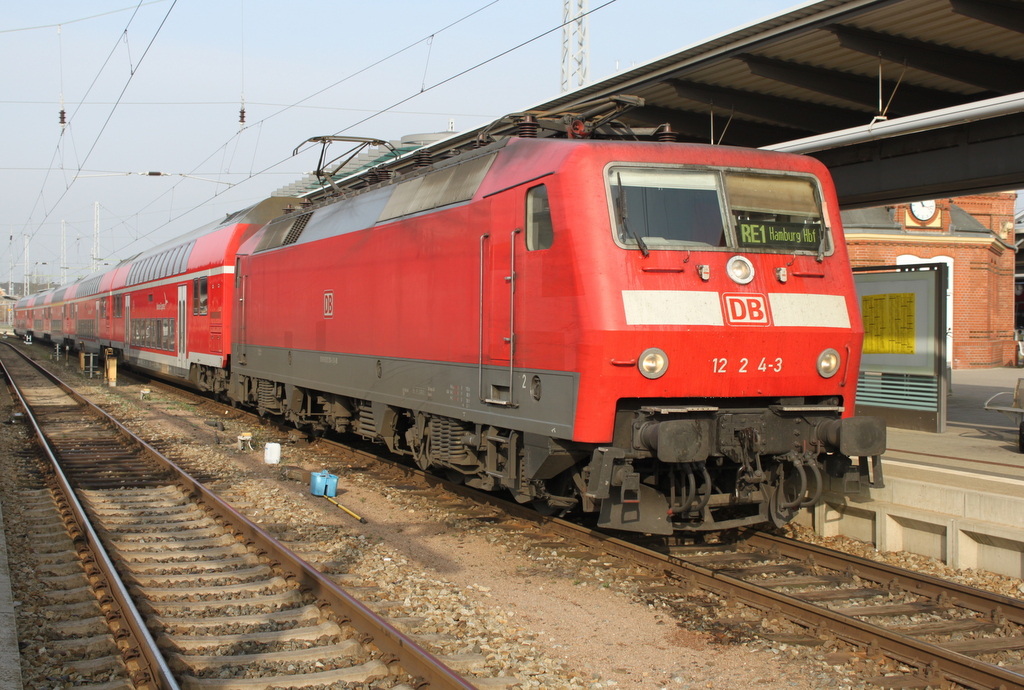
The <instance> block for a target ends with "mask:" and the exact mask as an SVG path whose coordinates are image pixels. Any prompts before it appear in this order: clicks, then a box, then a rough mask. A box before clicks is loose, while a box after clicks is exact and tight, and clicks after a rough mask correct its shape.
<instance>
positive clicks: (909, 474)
mask: <svg viewBox="0 0 1024 690" xmlns="http://www.w3.org/2000/svg"><path fill="white" fill-rule="evenodd" d="M1018 378H1024V369H1010V368H1000V369H981V370H963V371H955V372H953V381H952V386H951V390H950V393H949V396H948V398H947V403H948V413H947V428H946V432H945V433H942V434H934V433H928V432H923V431H908V430H904V429H889V434H888V447H889V450H888V451H887V452H886V453H885V454H884V455H883V456H882V465H883V473H884V475H885V482H886V486H885V487H884V488H880V489H865V490H863V491H862V492H861V494H860V495H857V496H844V495H843V494H842V493H841V491H840V490H839V489H840V487H839V484H838V482H837V481H834V480H833V481H832V483H831V485H830V487H829V489H830V490H827V491H826V492H825V496H824V498H825V503H824V504H823V505H821V506H818V507H817V508H816V509H814V511H813V514H810V515H804V516H801V518H800V521H801V522H804V523H805V524H810V525H812V526H813V527H814V529H815V531H816V532H817V533H819V534H821V535H823V536H831V535H838V534H842V535H846V536H849V537H851V538H854V539H860V540H862V541H868V542H872V543H874V544H875V546H876V547H877V548H878V549H879V550H880V551H896V550H903V551H909V552H912V553H918V554H921V555H924V556H930V557H933V558H938V559H941V560H943V561H945V562H946V563H947V564H949V565H951V566H954V567H961V568H978V569H983V570H990V571H992V572H997V573H1001V574H1004V575H1009V576H1012V577H1024V454H1021V453H1020V452H1018V448H1017V434H1018V429H1017V426H1016V425H1015V424H1014V422H1013V421H1011V420H1010V419H1008V418H1007V417H1005V416H1004V415H1002V414H1000V413H998V412H988V411H985V410H984V405H985V401H986V400H988V399H989V398H990V397H991V396H992V395H994V394H995V393H998V392H1002V391H1008V392H1012V391H1013V388H1014V386H1015V385H1016V383H1017V379H1018Z"/></svg>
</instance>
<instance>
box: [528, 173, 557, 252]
mask: <svg viewBox="0 0 1024 690" xmlns="http://www.w3.org/2000/svg"><path fill="white" fill-rule="evenodd" d="M554 240H555V232H554V228H553V226H552V224H551V207H550V205H549V204H548V188H547V187H546V186H545V185H538V186H537V187H533V188H532V189H530V190H529V191H527V192H526V249H527V250H528V251H533V250H536V249H548V248H550V247H551V245H552V243H554Z"/></svg>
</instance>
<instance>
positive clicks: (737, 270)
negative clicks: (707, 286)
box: [726, 256, 754, 285]
mask: <svg viewBox="0 0 1024 690" xmlns="http://www.w3.org/2000/svg"><path fill="white" fill-rule="evenodd" d="M726 270H727V271H728V273H729V277H730V278H732V279H733V281H734V282H736V283H739V284H740V285H746V284H747V283H749V282H750V281H752V280H753V279H754V264H752V263H750V259H748V258H747V257H745V256H734V257H732V258H731V259H729V263H728V264H727V267H726Z"/></svg>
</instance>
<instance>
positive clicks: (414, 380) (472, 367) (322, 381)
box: [232, 346, 579, 439]
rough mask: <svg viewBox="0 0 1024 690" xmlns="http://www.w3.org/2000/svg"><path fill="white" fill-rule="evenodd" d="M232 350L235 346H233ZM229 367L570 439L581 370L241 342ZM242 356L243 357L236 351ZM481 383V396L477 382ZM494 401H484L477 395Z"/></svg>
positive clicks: (314, 387) (235, 371)
mask: <svg viewBox="0 0 1024 690" xmlns="http://www.w3.org/2000/svg"><path fill="white" fill-rule="evenodd" d="M233 347H234V348H235V349H234V350H233V351H235V352H240V351H242V350H241V349H238V348H237V346H233ZM244 352H245V364H242V363H240V362H236V363H235V364H234V365H233V366H232V374H233V375H234V374H241V375H244V376H251V377H255V378H262V379H269V380H271V381H277V382H280V383H285V384H290V385H293V386H299V387H302V388H306V389H312V390H316V391H322V392H325V393H335V394H338V395H345V396H348V397H351V398H358V399H361V400H370V401H374V402H380V403H384V404H387V405H393V406H395V407H401V408H405V409H408V410H413V411H415V412H425V413H429V414H436V415H443V416H445V417H451V418H454V419H461V420H465V421H468V422H474V423H479V424H490V425H493V426H498V427H505V428H510V429H518V430H521V431H528V432H531V433H535V434H540V435H543V436H551V437H554V438H564V439H571V438H572V431H573V420H574V419H575V415H576V395H577V391H578V389H579V374H577V373H573V372H564V371H541V370H529V369H519V368H516V369H515V370H514V371H513V372H512V376H511V385H509V384H510V377H509V368H508V367H490V366H487V367H484V368H483V376H482V378H483V385H482V386H481V385H480V377H481V373H480V368H479V367H478V366H477V365H476V364H457V363H451V362H429V361H423V360H412V359H393V358H392V359H389V358H386V357H372V356H367V355H347V354H338V353H328V352H316V351H308V350H294V349H293V350H286V349H281V348H270V347H253V346H249V347H246V348H244ZM239 359H241V358H239ZM481 388H482V389H483V394H482V395H481V393H480V389H481ZM481 398H485V399H488V400H492V401H493V400H500V401H501V402H502V403H507V404H501V403H494V402H492V403H487V402H484V401H483V400H481Z"/></svg>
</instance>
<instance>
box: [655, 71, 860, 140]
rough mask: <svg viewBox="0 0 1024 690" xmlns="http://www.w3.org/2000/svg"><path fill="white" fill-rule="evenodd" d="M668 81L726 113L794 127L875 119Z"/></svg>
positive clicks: (824, 127) (826, 127)
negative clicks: (734, 113) (732, 112)
mask: <svg viewBox="0 0 1024 690" xmlns="http://www.w3.org/2000/svg"><path fill="white" fill-rule="evenodd" d="M668 83H669V84H670V85H671V86H672V87H673V88H674V89H675V90H676V93H678V94H679V96H680V97H682V98H686V99H689V100H691V101H696V102H698V103H707V104H708V105H714V106H715V107H718V108H721V109H722V110H724V111H726V112H729V111H736V112H738V113H743V114H745V115H750V116H752V117H756V118H758V119H760V120H768V121H769V122H774V123H776V124H778V125H783V126H784V127H790V128H794V129H804V130H808V131H811V132H830V131H834V130H837V129H846V128H848V127H856V126H857V125H863V124H867V123H868V122H870V121H871V113H866V112H862V111H856V110H845V109H843V108H835V107H832V106H828V105H819V104H816V103H807V102H805V101H797V100H792V99H789V98H780V97H778V96H768V95H766V94H760V93H753V92H750V91H740V90H737V89H728V88H724V87H721V86H712V85H710V84H698V83H696V82H690V81H683V80H681V79H669V80H668Z"/></svg>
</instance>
